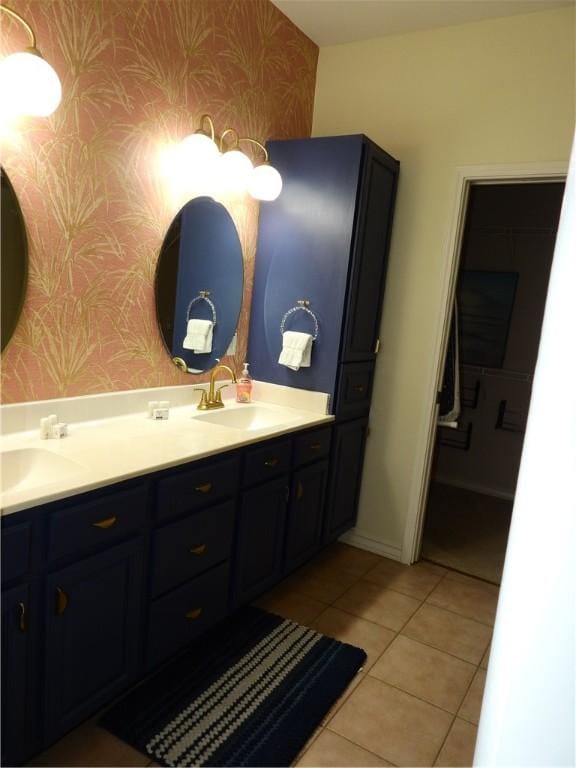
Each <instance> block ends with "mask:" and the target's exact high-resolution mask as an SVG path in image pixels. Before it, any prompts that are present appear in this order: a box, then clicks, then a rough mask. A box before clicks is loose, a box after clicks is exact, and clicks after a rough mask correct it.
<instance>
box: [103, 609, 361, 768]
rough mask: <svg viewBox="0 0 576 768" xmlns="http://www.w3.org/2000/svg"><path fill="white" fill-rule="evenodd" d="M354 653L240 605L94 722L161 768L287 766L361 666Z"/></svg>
mask: <svg viewBox="0 0 576 768" xmlns="http://www.w3.org/2000/svg"><path fill="white" fill-rule="evenodd" d="M365 660H366V654H365V652H364V651H363V650H361V649H360V648H355V647H353V646H351V645H347V644H345V643H341V642H339V641H338V640H333V639H331V638H328V637H325V636H324V635H320V634H318V633H317V632H314V631H313V630H311V629H308V628H307V627H303V626H300V625H299V624H296V623H295V622H293V621H287V620H285V619H282V618H280V617H279V616H274V615H273V614H271V613H268V612H266V611H263V610H261V609H259V608H253V607H250V608H245V609H244V610H243V611H242V612H241V613H240V614H238V615H236V616H235V617H232V618H231V619H228V620H227V621H225V622H223V623H222V624H220V625H218V626H217V627H216V628H215V629H213V630H211V631H210V632H208V633H207V634H206V635H205V636H204V637H203V638H201V639H200V640H199V641H197V642H196V643H195V644H194V645H193V646H192V647H191V648H190V649H189V650H188V651H186V653H185V655H184V656H179V657H178V658H177V659H176V660H175V661H173V662H171V663H169V664H168V665H167V666H165V667H164V668H162V669H161V670H160V672H158V673H157V674H156V675H154V676H153V677H152V678H150V679H149V680H147V681H146V682H144V683H143V684H141V685H139V686H138V687H137V688H135V689H134V690H133V691H132V692H131V693H129V694H128V695H127V696H126V697H125V698H123V699H122V700H121V701H119V702H118V703H117V704H115V705H114V706H113V707H112V709H110V710H109V711H108V712H107V713H106V714H105V715H104V717H103V718H102V720H101V723H100V724H101V725H102V726H103V727H104V728H107V729H108V730H109V731H111V732H112V733H114V734H115V735H116V736H118V737H119V738H121V739H123V740H124V741H127V742H128V743H129V744H131V745H132V746H134V747H135V748H136V749H139V750H140V751H142V752H144V753H145V754H147V755H149V756H150V757H152V758H153V759H154V760H155V761H156V762H157V763H160V764H161V765H166V766H203V765H206V766H289V765H290V764H291V763H292V762H293V760H294V759H295V758H296V756H297V755H298V753H299V752H300V750H301V749H302V748H303V746H304V745H305V744H306V742H307V741H308V739H309V738H310V736H311V735H312V734H313V733H314V731H315V729H316V728H317V726H318V725H319V724H320V723H321V722H322V720H323V718H324V716H325V715H326V714H327V712H328V711H329V710H330V708H331V706H332V705H333V704H334V702H335V701H336V700H337V699H338V698H339V696H340V695H341V694H342V693H343V691H344V690H345V689H346V687H347V686H348V684H349V683H350V681H351V680H352V678H353V677H354V676H355V674H356V673H357V672H358V670H359V669H360V668H361V667H362V665H363V664H364V661H365Z"/></svg>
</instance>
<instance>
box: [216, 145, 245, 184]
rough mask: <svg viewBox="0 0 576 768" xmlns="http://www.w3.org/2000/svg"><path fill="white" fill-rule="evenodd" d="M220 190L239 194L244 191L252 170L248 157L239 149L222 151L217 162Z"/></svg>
mask: <svg viewBox="0 0 576 768" xmlns="http://www.w3.org/2000/svg"><path fill="white" fill-rule="evenodd" d="M218 166H219V168H218V176H219V183H220V191H222V192H225V193H229V194H233V195H239V194H242V193H243V192H245V191H246V187H247V186H248V183H249V180H250V175H251V174H252V171H253V170H254V168H253V165H252V162H251V161H250V158H249V157H247V156H246V155H245V154H244V152H241V151H240V150H239V149H230V150H228V151H227V152H224V154H223V155H222V157H221V158H220V161H219V163H218Z"/></svg>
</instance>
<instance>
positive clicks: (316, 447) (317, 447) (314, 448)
mask: <svg viewBox="0 0 576 768" xmlns="http://www.w3.org/2000/svg"><path fill="white" fill-rule="evenodd" d="M308 448H310V450H311V451H318V450H320V448H322V443H310V445H309V446H308Z"/></svg>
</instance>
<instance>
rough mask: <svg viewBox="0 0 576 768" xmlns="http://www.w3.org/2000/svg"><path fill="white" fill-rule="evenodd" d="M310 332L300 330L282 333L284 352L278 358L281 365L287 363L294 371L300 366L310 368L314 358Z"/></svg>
mask: <svg viewBox="0 0 576 768" xmlns="http://www.w3.org/2000/svg"><path fill="white" fill-rule="evenodd" d="M313 341H314V339H313V338H312V336H311V334H309V333H300V332H299V331H284V333H283V334H282V352H281V353H280V357H279V358H278V362H279V364H280V365H285V366H286V367H287V368H290V369H291V370H293V371H297V370H299V369H300V368H310V364H311V358H312V342H313Z"/></svg>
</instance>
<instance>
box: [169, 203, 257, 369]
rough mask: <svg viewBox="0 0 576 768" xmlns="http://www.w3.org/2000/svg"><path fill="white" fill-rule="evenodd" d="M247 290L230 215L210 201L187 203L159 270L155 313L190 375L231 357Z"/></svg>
mask: <svg viewBox="0 0 576 768" xmlns="http://www.w3.org/2000/svg"><path fill="white" fill-rule="evenodd" d="M243 291H244V262H243V259H242V247H241V245H240V240H239V238H238V233H237V232H236V227H235V226H234V222H233V221H232V218H231V216H230V214H229V213H228V211H227V210H226V208H225V207H224V206H223V205H221V204H220V203H217V202H215V201H214V200H212V199H211V198H207V197H198V198H195V199H194V200H191V201H190V202H189V203H186V205H185V206H184V207H183V208H182V209H181V210H180V211H179V212H178V214H177V215H176V217H175V218H174V220H173V221H172V224H171V225H170V227H169V229H168V233H167V234H166V237H165V238H164V243H163V244H162V249H161V251H160V257H159V259H158V266H157V270H156V312H157V315H158V323H159V325H160V331H161V333H162V338H163V340H164V344H165V345H166V347H167V349H168V352H169V354H170V357H172V359H174V358H180V359H181V360H183V361H184V363H185V364H186V366H185V367H186V368H187V370H188V372H189V373H204V372H205V371H208V370H210V368H213V367H214V366H215V365H216V364H217V362H218V361H219V360H220V359H221V358H222V357H224V355H226V354H232V353H233V348H231V344H233V339H234V338H235V334H236V328H237V325H238V318H239V315H240V309H241V307H242V296H243ZM182 368H184V366H183V365H182Z"/></svg>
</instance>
